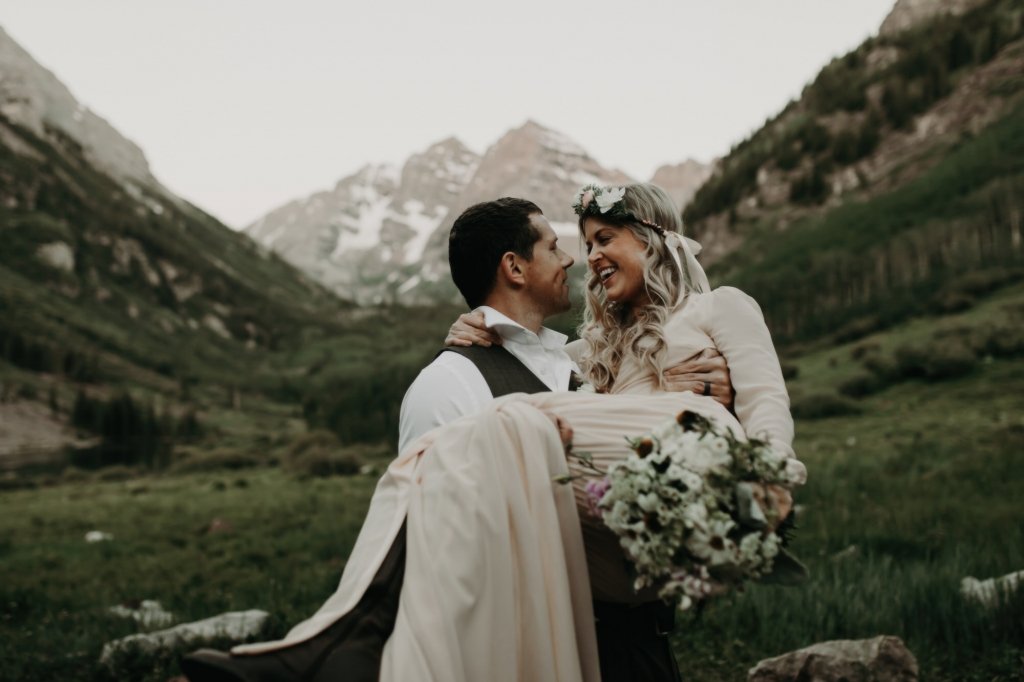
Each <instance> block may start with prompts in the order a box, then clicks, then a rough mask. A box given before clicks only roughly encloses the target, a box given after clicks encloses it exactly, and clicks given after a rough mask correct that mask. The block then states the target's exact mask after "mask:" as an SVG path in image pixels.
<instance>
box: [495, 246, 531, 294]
mask: <svg viewBox="0 0 1024 682" xmlns="http://www.w3.org/2000/svg"><path fill="white" fill-rule="evenodd" d="M522 263H523V258H522V256H520V255H519V254H517V253H515V252H514V251H506V252H505V253H504V254H502V256H501V262H500V263H499V264H498V272H499V273H500V274H501V277H502V278H504V280H505V281H506V282H508V283H509V284H511V285H513V286H522V285H524V284H526V273H525V272H524V271H523V266H522Z"/></svg>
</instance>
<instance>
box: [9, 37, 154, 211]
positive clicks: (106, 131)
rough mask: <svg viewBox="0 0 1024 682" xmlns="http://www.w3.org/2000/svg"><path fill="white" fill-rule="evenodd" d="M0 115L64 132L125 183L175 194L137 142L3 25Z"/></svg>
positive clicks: (38, 129)
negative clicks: (158, 176)
mask: <svg viewBox="0 0 1024 682" xmlns="http://www.w3.org/2000/svg"><path fill="white" fill-rule="evenodd" d="M0 113H2V114H3V115H4V116H5V117H6V118H7V119H8V120H10V121H12V122H14V123H17V124H19V125H22V126H24V127H26V128H28V129H29V130H31V131H32V132H33V133H35V134H36V135H39V136H46V135H49V134H51V133H52V132H53V131H60V133H63V134H64V135H67V136H68V137H70V138H71V139H73V140H75V141H76V142H78V143H79V144H80V145H81V146H82V151H83V153H84V156H85V157H86V158H87V159H88V160H89V161H90V162H91V163H93V164H95V165H96V166H97V167H98V168H100V169H102V170H104V171H105V172H106V173H108V174H110V175H111V176H112V177H114V178H116V179H118V180H119V181H121V182H122V183H126V184H136V185H140V186H142V187H145V188H147V189H149V190H153V191H157V192H159V193H161V194H163V195H165V196H168V197H173V195H172V194H171V193H170V192H168V191H166V190H165V189H164V188H163V186H162V185H161V184H160V183H159V182H158V181H157V179H156V178H155V177H154V176H153V173H152V171H151V170H150V168H149V163H148V161H146V156H145V154H144V153H143V152H142V149H140V148H139V146H138V145H137V144H135V143H134V142H132V141H131V140H129V139H127V138H126V137H124V136H123V135H121V133H119V132H118V131H117V130H115V129H114V127H113V126H111V125H110V124H109V123H107V121H106V120H104V119H103V118H101V117H100V116H99V115H97V114H96V113H94V112H93V111H92V110H90V109H89V108H88V107H86V106H85V105H83V104H82V103H81V102H79V101H78V100H77V99H75V96H74V95H72V94H71V91H70V90H68V88H67V86H65V85H64V84H63V83H61V82H60V80H59V79H58V78H57V77H56V76H55V75H54V74H53V73H52V72H50V71H49V70H48V69H46V68H45V67H43V66H42V65H41V64H39V62H37V61H36V60H35V59H34V58H33V57H32V55H30V54H29V53H28V52H26V51H25V50H24V48H22V47H21V46H20V45H18V43H16V42H15V41H14V39H13V38H11V37H10V36H9V35H8V34H7V33H6V32H5V31H4V30H3V28H2V27H0Z"/></svg>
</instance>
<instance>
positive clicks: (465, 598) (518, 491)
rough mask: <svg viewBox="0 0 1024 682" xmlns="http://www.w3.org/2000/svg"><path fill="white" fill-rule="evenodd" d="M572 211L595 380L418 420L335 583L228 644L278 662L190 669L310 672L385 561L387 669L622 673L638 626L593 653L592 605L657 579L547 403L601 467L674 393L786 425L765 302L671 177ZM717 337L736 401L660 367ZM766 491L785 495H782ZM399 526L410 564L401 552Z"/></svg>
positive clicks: (581, 351) (754, 425) (193, 675)
mask: <svg viewBox="0 0 1024 682" xmlns="http://www.w3.org/2000/svg"><path fill="white" fill-rule="evenodd" d="M575 209H576V212H577V215H578V216H579V225H580V231H581V234H582V236H583V239H584V241H585V243H586V245H587V252H588V258H587V264H588V266H589V274H588V281H587V306H586V311H585V316H584V321H583V324H582V325H581V328H580V337H581V338H580V340H579V341H578V342H574V344H570V347H568V348H567V350H568V351H569V352H570V354H572V355H574V359H575V360H576V361H577V363H578V365H579V367H580V368H581V370H582V371H583V374H584V378H585V380H586V381H588V382H589V383H590V384H591V385H592V386H593V387H594V389H595V391H594V392H582V391H580V392H575V393H570V392H560V393H538V394H534V395H525V394H513V395H509V396H506V397H503V398H499V399H496V400H494V401H493V402H492V403H491V405H490V406H489V407H488V408H487V409H486V410H485V411H484V412H483V413H481V414H478V415H475V416H472V417H465V418H462V419H458V420H456V421H454V422H451V423H450V424H448V425H446V426H443V427H441V428H438V429H435V430H433V431H431V432H429V433H427V434H426V435H424V436H422V437H421V438H420V439H419V440H417V441H416V442H415V443H414V444H413V445H412V446H410V447H407V448H406V449H405V450H404V451H403V452H402V454H401V455H400V456H399V457H398V458H397V459H396V460H395V461H394V462H393V463H392V464H391V466H390V467H389V469H388V471H387V473H386V474H385V476H384V477H383V478H382V479H381V482H380V483H379V484H378V487H377V491H376V492H375V494H374V497H373V500H372V502H371V506H370V510H369V512H368V514H367V518H366V521H365V523H364V526H363V529H362V531H361V532H360V535H359V538H358V540H357V542H356V545H355V547H354V548H353V551H352V554H351V556H350V558H349V561H348V563H347V565H346V567H345V571H344V573H343V575H342V579H341V583H340V585H339V587H338V590H337V591H336V592H335V594H334V595H333V596H332V597H331V598H330V599H328V600H327V602H326V603H325V604H324V605H323V606H322V607H321V608H320V610H319V611H318V612H317V613H316V614H315V615H314V616H313V617H312V618H310V619H309V620H307V621H304V622H303V623H300V624H299V625H297V626H296V627H295V628H293V629H292V631H291V632H289V633H288V635H287V636H286V637H285V639H284V640H281V641H280V642H270V643H263V644H256V645H247V646H243V647H236V649H235V650H234V651H233V655H232V656H231V657H229V658H230V659H231V660H232V661H236V662H239V663H243V662H244V661H245V659H247V658H249V657H254V658H261V656H260V654H264V653H268V652H276V653H277V656H276V657H275V658H274V660H275V661H276V663H275V665H276V666H277V668H276V669H275V672H273V673H272V674H271V673H267V674H265V675H251V676H250V675H246V674H243V673H239V672H237V671H238V670H239V668H232V667H230V666H225V667H224V668H227V669H230V670H232V671H233V673H234V674H233V675H224V676H221V677H216V676H213V675H210V674H208V669H207V668H203V667H202V664H206V663H209V664H210V665H211V666H212V667H216V665H217V661H216V660H214V659H209V658H207V659H206V660H204V659H203V658H202V656H200V657H199V658H195V659H192V661H191V662H190V661H189V659H186V660H185V661H183V664H182V668H183V671H184V672H185V673H186V674H187V675H189V678H190V679H192V680H193V681H194V682H198V680H207V679H210V680H212V679H253V680H255V679H265V680H269V679H302V675H303V673H301V672H299V671H298V670H296V669H294V668H290V667H289V666H288V662H287V655H288V651H289V648H290V647H293V646H294V645H297V644H300V643H303V642H306V641H308V640H310V639H311V638H316V637H319V636H322V633H324V632H325V631H327V630H329V629H330V628H332V627H335V624H337V623H339V622H341V621H340V620H339V619H341V618H342V616H344V615H345V614H347V613H349V612H350V611H351V610H352V609H353V607H355V606H356V605H357V604H359V603H361V599H365V598H366V597H367V596H369V595H371V594H373V593H374V589H375V587H377V581H378V580H379V579H380V575H381V574H382V573H383V572H385V569H389V565H390V570H391V571H392V573H397V574H399V576H400V579H402V578H401V572H402V571H403V570H404V582H403V584H402V588H401V598H400V600H399V602H398V606H397V617H396V619H395V623H394V629H393V631H391V632H390V636H388V637H387V641H386V644H385V645H384V650H383V654H382V658H381V660H380V672H379V679H381V680H445V681H447V680H467V681H470V680H483V679H488V680H509V681H511V680H588V681H589V680H598V679H600V678H601V674H602V671H604V673H605V676H606V678H608V677H616V675H615V673H614V672H611V673H609V671H610V670H614V665H611V667H609V666H610V664H609V662H608V660H606V659H609V657H610V658H611V659H614V658H615V656H616V655H617V654H615V653H612V654H609V652H608V651H607V649H609V648H612V647H614V643H615V641H616V637H618V636H619V635H620V634H621V635H622V636H623V637H626V636H628V634H629V633H628V632H624V631H622V632H620V631H618V630H625V629H626V628H619V629H618V630H617V631H616V632H604V633H603V636H602V637H601V642H602V646H601V649H602V657H601V658H602V661H601V665H600V666H599V664H598V647H597V642H598V634H597V629H601V628H607V626H606V623H608V622H614V620H613V619H611V618H605V617H604V616H603V615H602V614H601V613H600V612H599V613H598V625H597V629H595V617H594V616H595V613H594V602H593V601H592V600H594V599H596V600H599V603H610V604H619V605H625V606H628V605H631V604H636V603H641V602H644V601H649V600H650V595H643V594H641V595H638V594H635V593H634V590H633V587H632V581H631V579H630V577H629V575H628V572H627V569H626V564H625V561H624V555H623V553H622V550H621V549H620V548H619V545H618V542H617V540H616V539H615V538H614V536H612V535H611V533H610V531H607V530H606V529H604V528H603V526H602V525H601V524H600V522H599V521H597V520H595V519H593V518H592V517H590V516H589V515H588V514H587V513H585V512H579V511H578V510H580V509H586V508H587V505H586V501H585V494H584V492H583V490H582V484H580V483H579V480H578V479H577V481H576V482H574V484H573V485H572V486H561V485H558V484H554V483H552V480H553V478H557V477H560V476H564V475H565V474H567V473H573V470H572V467H571V466H570V465H569V464H567V461H566V457H565V451H564V447H565V443H563V440H562V438H561V437H560V435H559V429H558V427H557V426H556V423H555V422H556V420H555V419H552V418H550V417H549V415H557V420H559V421H561V422H562V423H567V424H569V425H571V427H572V432H573V436H572V441H573V446H574V447H575V448H576V449H578V450H580V451H586V452H589V453H591V454H592V455H593V458H594V460H595V462H597V463H598V464H604V465H607V464H609V463H611V462H614V461H616V460H620V459H623V458H624V457H626V456H627V455H628V453H629V450H628V446H627V444H626V441H625V437H626V436H635V435H639V434H641V433H643V432H645V431H648V430H650V429H651V428H652V427H653V426H655V425H656V424H658V423H660V422H662V421H664V420H665V419H667V418H668V417H670V416H671V415H674V414H676V413H678V412H679V411H680V410H681V409H687V410H691V411H694V412H697V413H700V414H703V415H704V416H706V417H708V418H709V419H712V420H713V421H715V422H716V423H717V424H719V425H720V426H723V427H725V428H728V429H730V430H732V431H733V432H734V433H735V434H736V435H737V436H739V437H743V436H744V434H750V435H751V436H758V437H762V438H766V439H767V440H768V441H769V442H770V443H771V445H772V446H773V447H774V448H776V449H777V450H778V451H780V452H782V453H784V454H786V455H787V456H789V457H792V454H793V452H792V437H793V423H792V419H791V417H790V414H789V401H788V396H787V393H786V389H785V384H784V382H783V379H782V374H781V370H780V368H779V362H778V359H777V357H776V354H775V351H774V348H773V345H772V342H771V337H770V335H769V333H768V330H767V327H766V326H765V324H764V320H763V318H762V316H761V312H760V309H759V308H758V306H757V304H756V303H755V302H754V301H753V299H751V298H750V297H749V296H746V295H745V294H743V293H742V292H740V291H739V290H736V289H731V288H720V289H717V290H715V291H711V289H710V287H709V285H708V281H707V278H706V276H705V275H704V272H703V270H702V269H701V267H700V265H699V264H698V263H697V261H696V259H695V257H694V255H695V254H694V250H695V249H694V245H693V244H692V243H691V242H689V240H686V239H684V238H683V237H682V236H681V229H682V225H681V221H680V219H679V212H678V210H677V209H676V208H675V207H674V206H673V204H672V202H671V200H670V199H669V198H668V197H667V195H666V194H665V193H664V191H663V190H661V189H660V188H658V187H656V186H654V185H630V186H628V187H625V188H605V187H596V186H592V187H589V188H586V189H585V191H583V192H581V194H580V196H579V197H578V199H577V202H576V205H575ZM708 347H714V348H717V349H718V350H719V351H720V352H721V353H722V355H724V356H725V359H726V361H727V363H728V366H729V369H730V372H731V377H732V382H733V386H734V388H735V393H736V394H735V415H734V414H733V413H731V412H730V411H729V410H728V409H726V408H725V407H724V406H723V405H722V404H720V403H719V402H717V401H716V400H714V399H713V398H712V397H710V396H706V395H698V394H695V393H681V394H680V393H671V394H668V393H665V391H664V385H663V384H664V379H663V376H664V375H663V369H664V368H666V367H668V366H670V365H673V364H677V363H679V362H681V361H683V360H685V359H687V358H690V357H692V356H694V355H695V354H697V353H699V352H700V351H701V350H702V349H704V348H708ZM791 465H792V467H793V468H794V469H797V470H802V465H801V464H800V463H799V462H798V461H797V460H795V459H793V460H792V462H791ZM769 497H771V496H769ZM773 501H774V503H775V504H777V505H778V506H780V507H783V508H785V507H786V506H787V505H788V504H789V500H788V498H786V497H785V496H781V495H780V496H778V499H774V500H773ZM783 515H784V514H783ZM400 534H404V536H405V546H406V556H405V560H404V566H403V565H402V562H401V561H400V559H396V557H395V556H394V554H393V552H391V551H390V550H391V548H392V547H393V546H395V545H396V542H395V540H396V538H398V537H399V535H400ZM342 620H343V619H342ZM371 620H372V619H371ZM349 634H351V636H353V637H358V636H359V634H360V633H358V632H355V633H346V636H348V635H349ZM664 646H666V647H667V642H665V644H664ZM624 655H625V654H624ZM669 655H670V654H669ZM193 656H195V655H193ZM222 656H223V655H222ZM324 657H325V658H327V659H329V658H330V652H329V651H327V652H325V654H324ZM225 658H227V657H225ZM614 663H615V661H614V660H611V664H614ZM322 667H323V668H324V669H326V668H329V667H330V666H322ZM224 668H222V669H224ZM242 668H244V665H243V666H242ZM254 669H255V668H254ZM633 669H634V670H635V669H636V668H635V666H634V668H633ZM289 671H291V676H290V677H289ZM355 672H356V671H354V670H353V671H352V673H353V678H354V674H355ZM334 673H335V674H337V673H341V674H344V673H345V671H344V670H341V671H339V670H337V669H335V670H334ZM675 674H676V675H677V674H678V673H675ZM310 679H327V677H326V676H321V675H320V674H317V675H316V676H315V677H310ZM360 679H361V678H360Z"/></svg>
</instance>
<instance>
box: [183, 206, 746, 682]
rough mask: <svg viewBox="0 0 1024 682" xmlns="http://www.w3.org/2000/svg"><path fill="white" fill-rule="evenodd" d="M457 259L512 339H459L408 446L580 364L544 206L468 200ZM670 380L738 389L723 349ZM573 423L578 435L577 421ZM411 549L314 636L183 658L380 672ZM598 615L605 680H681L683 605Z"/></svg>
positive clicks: (234, 668)
mask: <svg viewBox="0 0 1024 682" xmlns="http://www.w3.org/2000/svg"><path fill="white" fill-rule="evenodd" d="M449 262H450V265H451V271H452V279H453V280H454V281H455V284H456V286H457V287H458V288H459V291H460V292H461V293H462V295H463V297H464V298H465V299H466V302H467V303H468V304H469V306H470V307H472V308H475V309H476V310H477V311H478V312H479V313H481V314H482V316H483V319H484V321H485V322H486V324H487V325H488V326H489V327H490V328H491V329H492V330H493V331H494V332H495V333H496V334H497V336H498V337H500V345H491V346H490V347H482V346H472V347H449V348H447V349H446V350H447V351H449V352H442V353H439V354H438V356H437V357H436V358H435V359H434V361H433V362H432V363H431V364H430V365H428V366H427V367H426V368H424V369H423V371H422V372H421V373H420V374H419V376H418V377H417V378H416V380H415V381H414V382H413V384H412V385H411V386H410V387H409V390H408V392H407V393H406V396H405V399H404V400H403V403H402V410H401V417H400V446H401V449H404V448H405V447H406V446H407V445H408V444H410V443H411V442H413V441H415V440H416V438H418V437H419V436H420V435H422V434H423V433H425V432H427V431H429V430H431V429H432V428H434V427H436V426H440V425H441V424H444V423H446V422H449V421H452V420H454V419H456V418H458V417H461V416H464V415H469V414H474V413H476V412H479V411H481V410H482V409H483V408H484V407H485V406H486V404H487V403H488V402H490V400H491V399H492V398H493V397H497V396H500V395H505V394H507V393H515V392H526V393H536V392H540V391H558V390H568V389H569V388H570V382H571V380H572V378H573V376H574V370H575V369H576V367H575V365H574V363H573V362H572V360H571V359H570V358H569V356H568V355H567V354H566V352H565V351H564V349H563V346H564V344H565V342H566V337H565V335H564V334H560V333H558V332H555V331H553V330H551V329H547V328H545V327H543V322H544V320H545V319H546V318H548V317H550V316H552V315H555V314H558V313H562V312H565V311H566V310H568V309H569V306H570V304H569V287H568V272H567V271H568V268H569V267H570V266H571V265H572V263H573V259H572V257H571V256H569V255H568V254H567V253H565V252H564V251H563V250H562V249H560V248H559V246H558V238H557V235H556V234H555V232H554V230H552V229H551V225H550V224H549V223H548V221H547V219H546V218H544V215H543V214H542V212H541V210H540V209H539V208H538V207H537V206H536V205H535V204H533V203H531V202H529V201H526V200H523V199H513V198H504V199H498V200H496V201H490V202H485V203H482V204H477V205H475V206H473V207H471V208H469V209H467V210H466V211H465V212H464V213H463V214H462V215H460V216H459V218H458V219H457V220H456V221H455V223H454V225H453V227H452V230H451V234H450V237H449ZM667 383H668V384H669V385H670V386H675V387H676V388H677V389H679V390H684V389H685V390H693V389H694V388H697V387H700V388H702V390H703V392H704V393H706V394H707V393H710V394H712V395H715V396H716V397H718V396H721V395H726V396H728V395H731V387H730V385H729V379H728V373H727V369H726V367H725V362H724V360H722V359H721V358H720V357H717V358H702V359H700V360H698V361H695V362H691V363H688V364H687V365H684V366H680V367H677V368H673V369H672V370H669V376H668V377H667ZM723 401H724V400H723ZM562 431H563V433H562V435H563V440H567V439H568V437H569V433H567V431H568V429H562ZM404 551H405V541H404V529H403V531H401V532H400V533H399V535H398V537H397V538H396V539H395V541H394V543H393V545H392V547H391V549H390V551H388V553H387V556H386V557H385V559H384V561H383V563H382V565H381V567H380V569H379V570H378V571H377V573H376V575H375V576H374V578H373V580H372V582H371V584H370V587H369V588H368V589H367V590H366V592H365V593H364V594H363V596H362V598H361V599H360V600H359V602H358V604H356V606H355V607H354V608H353V609H352V610H351V611H349V612H348V613H346V614H345V615H343V616H341V617H340V618H338V619H337V620H335V621H334V622H333V623H330V624H328V625H327V627H325V628H324V629H322V630H320V631H319V633H318V634H316V635H315V636H313V637H311V638H310V639H307V640H306V641H302V642H300V643H298V644H295V645H291V646H287V647H285V648H280V649H277V650H274V651H270V652H268V653H260V654H256V655H229V654H225V653H222V652H216V651H212V650H201V651H199V652H195V653H193V654H190V655H189V656H186V657H185V658H184V659H183V660H182V665H181V667H182V671H183V672H184V673H185V674H186V675H187V676H188V678H189V679H190V680H191V681H192V682H201V681H203V682H212V681H214V680H235V681H238V680H241V681H247V682H255V681H260V682H270V681H271V680H273V681H279V682H284V681H285V680H315V681H320V680H323V681H326V680H329V679H335V678H338V679H347V680H367V681H368V680H376V679H377V677H378V673H379V665H380V657H381V652H382V650H383V646H384V643H385V642H386V641H387V639H388V637H389V635H390V633H391V630H392V628H393V627H394V622H395V616H396V613H397V609H398V599H399V595H400V592H401V586H402V581H403V568H404ZM595 615H596V616H597V619H598V622H597V635H598V648H599V655H600V665H601V675H602V679H604V680H605V681H606V682H616V681H617V680H666V681H667V680H678V679H679V672H678V668H677V666H676V663H675V660H674V659H673V657H672V653H671V649H670V647H669V643H668V638H667V633H668V632H669V631H670V630H671V627H672V618H673V615H674V609H673V608H672V607H671V606H668V605H665V604H664V603H662V602H649V603H645V604H640V605H625V604H613V603H605V602H600V601H598V602H595Z"/></svg>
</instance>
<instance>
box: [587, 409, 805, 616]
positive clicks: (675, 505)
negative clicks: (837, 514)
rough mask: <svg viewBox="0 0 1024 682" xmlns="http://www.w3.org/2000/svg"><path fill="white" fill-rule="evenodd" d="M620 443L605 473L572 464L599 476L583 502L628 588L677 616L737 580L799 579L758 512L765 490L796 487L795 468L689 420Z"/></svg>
mask: <svg viewBox="0 0 1024 682" xmlns="http://www.w3.org/2000/svg"><path fill="white" fill-rule="evenodd" d="M629 444H630V447H631V448H632V450H633V452H632V453H631V454H630V455H629V457H628V458H626V459H625V460H623V461H621V462H617V463H615V464H613V465H612V466H611V467H609V469H608V471H607V472H604V471H601V470H600V469H598V468H597V467H596V466H595V465H594V463H593V461H592V458H591V457H590V456H589V455H587V454H585V453H580V454H574V455H573V456H574V457H575V458H576V459H577V460H579V461H580V462H581V464H582V465H583V466H584V467H586V468H588V469H589V470H590V471H591V472H597V473H598V474H601V475H602V477H601V478H600V479H597V480H592V481H590V482H588V483H587V485H586V488H585V490H586V494H587V498H588V500H589V502H590V504H591V511H592V512H593V513H594V514H596V515H598V516H599V517H600V518H602V519H603V521H604V523H605V525H606V526H608V528H610V529H611V530H612V531H613V532H614V533H615V534H616V535H617V536H618V537H619V541H620V543H621V544H622V547H623V549H625V551H626V553H627V555H628V556H629V558H630V559H631V560H632V563H633V566H634V568H635V571H636V584H635V587H636V589H638V590H639V589H642V588H645V587H649V586H659V587H660V591H659V594H660V596H661V597H662V598H664V599H678V600H679V607H680V608H681V609H683V610H686V609H688V608H690V607H691V606H692V605H694V604H696V603H697V602H700V601H701V600H703V599H705V598H707V597H709V596H710V595H712V594H717V593H719V592H721V591H723V590H724V589H726V588H728V587H734V586H739V585H741V584H742V583H743V582H744V581H746V580H750V579H766V578H770V577H774V578H776V579H781V580H784V581H785V580H792V579H793V578H801V577H802V576H803V573H804V569H803V566H802V565H800V563H799V562H797V561H796V560H795V559H793V558H792V557H790V556H789V555H788V554H786V553H785V552H783V551H782V549H781V538H780V537H779V534H778V533H776V532H775V530H774V529H775V528H777V527H778V521H779V519H778V518H774V517H775V511H774V509H773V508H772V507H771V505H767V504H764V498H765V497H766V495H770V492H769V491H768V489H767V488H766V486H778V487H781V488H785V489H791V488H792V487H793V486H794V485H796V484H797V483H799V482H801V481H802V478H803V465H802V464H800V462H798V461H796V460H793V459H790V458H787V457H784V456H781V455H779V454H778V453H777V452H776V451H774V450H772V448H771V447H770V446H769V445H768V444H767V443H766V442H764V441H759V440H747V441H742V440H739V439H737V438H736V437H735V436H733V435H732V433H731V432H730V431H728V430H727V429H723V428H718V427H716V426H715V425H714V424H713V423H712V422H711V421H710V420H708V419H706V418H705V417H702V416H701V415H699V414H696V413H694V412H688V411H684V412H681V413H680V414H679V415H678V416H677V417H676V418H675V419H672V420H670V421H667V422H666V423H665V424H663V425H662V426H660V427H658V428H656V429H654V431H652V432H651V433H649V434H647V435H645V436H642V437H640V438H635V439H629ZM762 505H763V506H762ZM781 574H788V575H781Z"/></svg>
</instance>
